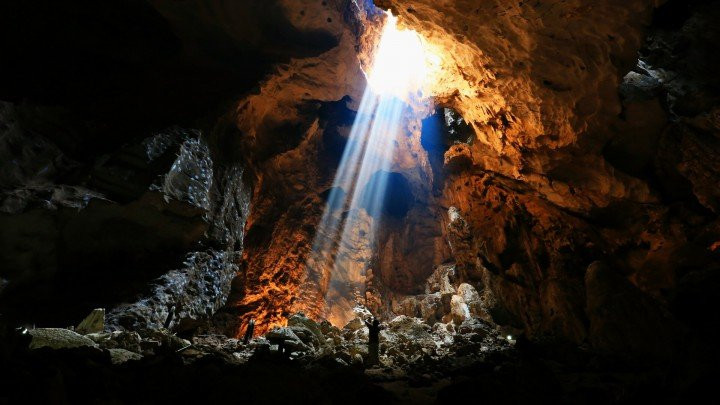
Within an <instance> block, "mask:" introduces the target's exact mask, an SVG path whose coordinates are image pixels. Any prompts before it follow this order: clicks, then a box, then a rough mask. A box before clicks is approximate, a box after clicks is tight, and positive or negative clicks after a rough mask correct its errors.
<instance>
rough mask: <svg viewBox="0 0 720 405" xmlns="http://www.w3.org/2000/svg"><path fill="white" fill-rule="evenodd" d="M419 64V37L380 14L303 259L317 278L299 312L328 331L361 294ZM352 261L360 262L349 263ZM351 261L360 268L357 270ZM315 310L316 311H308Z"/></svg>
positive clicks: (421, 69) (421, 71) (308, 283)
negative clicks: (321, 321) (360, 90)
mask: <svg viewBox="0 0 720 405" xmlns="http://www.w3.org/2000/svg"><path fill="white" fill-rule="evenodd" d="M425 60H426V55H425V52H424V50H423V45H422V42H421V39H420V37H419V35H418V34H417V33H416V32H414V31H408V30H399V29H398V28H397V18H396V17H394V16H392V14H390V13H388V18H387V21H386V24H385V27H384V29H383V34H382V37H381V39H380V43H379V44H378V48H377V51H376V53H375V60H374V64H373V67H372V69H371V71H370V73H369V75H368V78H367V79H368V87H367V88H366V89H365V93H364V95H363V98H362V100H361V102H360V107H359V109H358V113H357V116H356V118H355V122H354V123H353V127H352V130H351V133H350V137H349V140H348V143H347V146H346V147H345V150H344V152H343V156H342V159H341V161H340V165H339V167H338V171H337V174H336V177H335V180H334V182H333V188H332V192H331V193H330V196H329V197H328V200H327V205H326V207H325V211H324V213H323V216H322V219H321V221H320V224H319V225H318V229H317V233H316V236H315V240H314V243H313V248H312V251H311V254H310V257H309V258H308V263H307V265H308V267H312V268H316V269H323V270H325V271H324V272H322V271H321V272H317V271H316V272H312V273H314V274H322V276H320V277H321V279H316V280H305V281H304V283H303V287H304V288H302V290H301V297H299V302H300V303H301V306H304V307H305V308H306V309H307V308H308V307H310V308H313V309H314V311H312V312H316V313H318V314H321V315H323V316H324V317H326V318H327V319H329V320H330V321H331V322H333V323H334V324H336V325H342V324H344V322H346V321H347V320H349V319H350V318H351V317H352V313H353V307H354V306H355V305H356V301H357V300H358V298H359V297H362V296H363V295H364V286H365V272H366V271H367V269H368V267H367V266H368V264H369V262H370V260H371V255H370V252H372V249H373V247H374V245H375V243H376V236H377V232H376V231H377V229H378V226H379V224H380V221H381V217H382V215H381V210H382V205H383V201H384V197H385V194H386V189H387V174H388V172H389V170H390V168H391V164H392V160H393V157H394V149H395V140H396V137H397V136H398V134H399V133H400V131H401V128H402V123H403V121H402V117H403V112H404V111H405V110H406V108H408V107H407V105H406V103H405V102H404V101H403V100H404V99H406V98H407V97H408V96H409V95H412V94H417V92H418V91H419V90H421V88H422V85H423V82H424V80H425V75H426V72H427V68H426V63H425ZM373 176H374V177H373ZM371 179H372V181H371ZM358 255H361V256H362V260H360V261H358V260H357V258H358ZM358 262H360V263H364V266H363V267H358V265H357V263H358ZM306 273H311V272H306ZM319 291H324V292H325V293H324V296H323V297H318V296H317V294H318V293H319ZM320 303H322V304H321V305H324V308H316V306H317V305H318V304H320Z"/></svg>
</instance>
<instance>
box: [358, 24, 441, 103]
mask: <svg viewBox="0 0 720 405" xmlns="http://www.w3.org/2000/svg"><path fill="white" fill-rule="evenodd" d="M426 60H427V58H426V55H425V49H424V47H423V44H422V41H421V39H420V35H419V34H418V33H417V32H415V31H412V30H399V29H398V28H397V17H395V16H393V15H392V13H390V12H389V11H388V19H387V22H386V24H385V28H384V29H383V33H382V37H381V38H380V45H379V46H378V50H377V53H376V54H375V62H374V64H373V67H372V70H371V72H370V75H369V78H368V83H369V84H370V87H371V88H372V90H373V92H375V93H377V94H383V95H392V96H395V97H398V98H405V97H406V96H407V95H408V93H412V92H416V91H418V90H422V86H423V84H424V82H425V76H426V75H427V70H428V69H427V62H426Z"/></svg>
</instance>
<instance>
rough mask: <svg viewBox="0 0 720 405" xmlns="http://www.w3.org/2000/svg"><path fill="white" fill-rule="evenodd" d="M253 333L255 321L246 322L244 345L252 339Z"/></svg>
mask: <svg viewBox="0 0 720 405" xmlns="http://www.w3.org/2000/svg"><path fill="white" fill-rule="evenodd" d="M253 333H255V320H254V319H250V322H248V326H247V329H246V330H245V337H244V338H243V343H244V344H248V343H250V339H252V337H253Z"/></svg>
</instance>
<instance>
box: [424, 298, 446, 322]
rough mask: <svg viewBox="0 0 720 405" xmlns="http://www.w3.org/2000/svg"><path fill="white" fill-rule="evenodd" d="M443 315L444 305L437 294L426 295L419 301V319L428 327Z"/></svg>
mask: <svg viewBox="0 0 720 405" xmlns="http://www.w3.org/2000/svg"><path fill="white" fill-rule="evenodd" d="M443 313H444V305H443V302H442V296H441V294H440V293H439V292H436V293H434V294H427V295H425V296H423V298H422V299H421V300H420V317H421V318H422V319H423V320H424V321H425V322H427V323H428V324H429V325H433V324H434V323H435V322H437V321H438V320H440V319H441V318H442V316H443Z"/></svg>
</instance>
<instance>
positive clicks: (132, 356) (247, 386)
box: [0, 307, 701, 403]
mask: <svg viewBox="0 0 720 405" xmlns="http://www.w3.org/2000/svg"><path fill="white" fill-rule="evenodd" d="M103 316H104V311H102V310H96V311H94V312H93V313H92V314H91V315H89V316H88V318H86V320H84V321H83V322H82V323H81V324H80V325H78V327H76V328H73V327H71V328H67V329H66V328H17V329H14V330H6V331H4V335H3V339H2V340H3V347H2V360H3V364H4V365H5V366H4V368H3V374H4V379H3V384H4V389H3V391H2V393H1V394H0V402H2V403H16V402H18V401H47V402H53V403H79V402H80V403H105V402H108V403H116V402H117V401H120V402H171V401H187V400H196V401H204V402H205V401H219V400H232V401H242V402H246V401H247V402H250V403H277V402H281V401H282V402H285V401H292V402H295V403H361V402H368V401H382V402H383V403H452V402H456V401H458V400H467V399H468V398H476V399H477V400H482V401H490V400H493V401H495V400H497V401H504V402H509V403H516V402H526V401H533V402H539V403H550V402H552V403H630V402H636V401H638V400H647V399H655V400H659V401H660V402H663V401H671V400H673V399H675V398H674V397H667V396H665V395H666V392H674V393H676V394H677V392H678V391H676V390H677V388H678V387H677V386H672V387H671V386H668V387H663V386H662V385H661V384H662V381H663V380H664V379H665V378H667V374H666V372H667V370H665V369H664V368H663V367H659V366H658V365H653V364H647V363H631V362H628V361H624V360H621V359H619V358H612V357H608V356H602V355H600V354H598V353H595V352H593V351H592V350H590V349H589V348H582V347H581V348H577V347H570V346H562V345H557V344H543V343H542V342H534V343H530V342H529V341H527V340H526V339H525V338H524V336H522V335H520V336H518V337H514V336H510V335H506V334H505V331H501V329H500V328H499V327H498V326H497V325H494V324H492V323H489V322H487V321H484V320H482V319H478V318H475V317H472V316H470V317H467V318H465V319H462V320H461V321H460V319H459V318H457V317H455V318H454V319H451V320H450V322H448V323H442V322H437V323H434V324H433V325H432V326H430V325H429V324H428V323H426V322H425V321H423V320H422V319H420V318H414V317H409V316H406V315H400V316H397V317H395V318H393V319H391V320H389V321H388V322H386V323H385V324H384V329H383V330H382V331H381V332H380V346H379V347H380V363H379V364H377V365H367V364H366V360H367V354H368V344H367V342H368V329H367V328H366V327H365V325H364V322H363V320H367V319H369V318H370V313H369V312H368V311H367V310H366V309H364V308H361V307H358V308H356V317H355V318H354V319H353V320H352V321H351V322H349V323H348V324H347V325H345V326H344V327H343V328H338V327H335V326H333V325H331V324H330V323H329V322H327V321H323V322H320V323H317V322H315V321H313V320H311V319H309V318H307V317H306V316H304V315H303V314H301V313H298V314H294V315H292V316H291V317H290V318H289V320H288V324H287V326H285V327H276V328H274V329H272V330H271V331H270V332H268V333H267V334H265V335H264V336H259V337H256V338H253V339H251V340H250V341H249V342H248V343H244V342H243V341H242V340H239V339H235V338H228V337H227V336H224V335H219V334H197V335H195V336H188V337H187V338H183V337H180V336H178V335H177V334H175V333H173V332H171V331H170V330H168V329H165V328H157V329H155V328H152V329H140V330H137V331H125V330H115V331H109V330H108V329H109V328H108V327H107V326H106V325H104V323H103ZM458 321H459V322H458ZM281 342H282V343H281ZM280 344H282V345H283V346H284V347H285V348H287V352H286V353H284V354H283V353H281V351H280ZM681 388H685V389H689V388H692V387H681ZM687 393H688V392H683V393H682V394H683V395H685V394H687ZM695 394H696V395H698V396H699V395H701V393H699V392H698V393H695Z"/></svg>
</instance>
